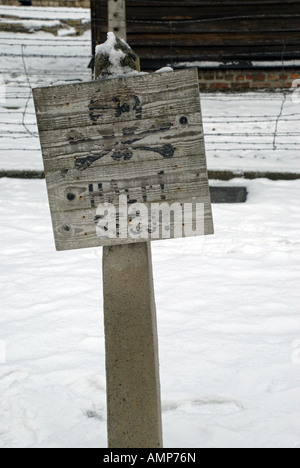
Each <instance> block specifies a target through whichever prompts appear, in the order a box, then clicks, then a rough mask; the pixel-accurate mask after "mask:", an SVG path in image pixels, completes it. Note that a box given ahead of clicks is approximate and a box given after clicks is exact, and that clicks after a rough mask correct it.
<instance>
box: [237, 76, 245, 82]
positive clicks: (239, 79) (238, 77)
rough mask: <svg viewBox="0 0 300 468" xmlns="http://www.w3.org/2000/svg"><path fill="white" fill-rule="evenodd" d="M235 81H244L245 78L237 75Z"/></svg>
mask: <svg viewBox="0 0 300 468" xmlns="http://www.w3.org/2000/svg"><path fill="white" fill-rule="evenodd" d="M236 81H245V76H244V75H238V76H237V77H236Z"/></svg>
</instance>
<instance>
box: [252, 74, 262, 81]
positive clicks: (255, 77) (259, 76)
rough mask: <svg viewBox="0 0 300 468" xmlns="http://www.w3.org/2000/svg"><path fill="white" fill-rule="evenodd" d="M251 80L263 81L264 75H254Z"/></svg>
mask: <svg viewBox="0 0 300 468" xmlns="http://www.w3.org/2000/svg"><path fill="white" fill-rule="evenodd" d="M253 81H265V75H254V80H253Z"/></svg>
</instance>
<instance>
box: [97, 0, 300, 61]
mask: <svg viewBox="0 0 300 468" xmlns="http://www.w3.org/2000/svg"><path fill="white" fill-rule="evenodd" d="M126 10H127V37H128V42H129V43H130V45H131V46H132V47H133V48H134V50H135V52H136V53H138V54H139V56H140V59H141V64H142V68H143V69H146V67H147V68H148V69H151V70H155V69H156V67H157V66H158V65H159V66H163V65H166V64H167V63H176V62H191V61H194V60H197V61H201V60H203V61H210V60H213V61H220V62H223V61H231V62H243V61H245V60H248V61H250V60H251V59H252V60H254V59H255V60H261V61H265V60H281V59H282V52H283V50H285V56H284V58H285V59H287V60H288V59H298V58H299V53H300V49H299V40H298V37H299V32H300V21H299V19H300V2H299V0H286V1H285V2H282V1H280V0H264V1H259V0H247V1H242V0H226V1H212V0H202V1H196V0H187V1H184V2H180V1H178V0H177V1H173V2H172V1H168V2H161V1H160V0H158V1H155V0H151V1H149V2H147V1H145V0H143V1H138V0H127V2H126ZM92 11H94V10H93V9H92ZM94 28H95V32H94V33H93V34H94V37H95V40H96V42H97V43H101V42H103V41H104V40H105V37H106V34H107V5H106V0H98V2H97V12H96V14H95V16H94V20H93V23H92V29H93V31H94ZM284 45H285V47H284ZM297 45H298V47H297Z"/></svg>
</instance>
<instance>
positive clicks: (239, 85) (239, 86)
mask: <svg viewBox="0 0 300 468" xmlns="http://www.w3.org/2000/svg"><path fill="white" fill-rule="evenodd" d="M249 88H250V83H246V82H245V81H244V82H240V83H231V89H234V90H235V91H237V90H239V89H240V90H243V89H249Z"/></svg>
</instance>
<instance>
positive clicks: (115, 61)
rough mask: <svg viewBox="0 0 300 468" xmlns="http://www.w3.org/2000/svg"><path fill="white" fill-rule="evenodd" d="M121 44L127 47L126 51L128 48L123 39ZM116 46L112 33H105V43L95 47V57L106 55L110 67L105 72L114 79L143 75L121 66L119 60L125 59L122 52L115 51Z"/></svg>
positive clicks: (115, 39)
mask: <svg viewBox="0 0 300 468" xmlns="http://www.w3.org/2000/svg"><path fill="white" fill-rule="evenodd" d="M122 42H123V43H124V45H126V46H127V47H128V49H129V48H130V47H129V45H128V44H127V43H126V42H125V41H124V40H123V39H122ZM116 46H117V38H116V36H115V34H114V33H113V32H109V33H107V41H106V42H104V43H103V44H100V45H98V46H97V47H96V57H97V55H107V56H108V57H109V62H110V63H111V65H110V67H108V69H107V71H108V73H109V74H110V75H111V77H113V78H116V77H119V76H138V75H144V73H141V72H139V71H137V70H136V71H135V70H132V68H130V67H124V66H122V65H121V60H122V59H123V58H124V57H125V53H124V52H122V50H119V49H117V48H116Z"/></svg>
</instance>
